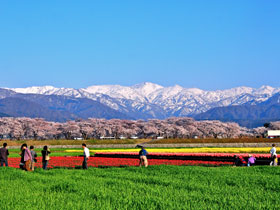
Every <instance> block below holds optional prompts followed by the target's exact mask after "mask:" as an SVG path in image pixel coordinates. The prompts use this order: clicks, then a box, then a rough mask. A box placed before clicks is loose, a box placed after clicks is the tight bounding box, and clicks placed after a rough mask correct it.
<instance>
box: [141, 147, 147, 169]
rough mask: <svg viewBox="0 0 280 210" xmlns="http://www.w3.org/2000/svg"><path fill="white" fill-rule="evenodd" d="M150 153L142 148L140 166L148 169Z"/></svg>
mask: <svg viewBox="0 0 280 210" xmlns="http://www.w3.org/2000/svg"><path fill="white" fill-rule="evenodd" d="M147 155H148V152H147V150H145V148H144V147H141V150H140V152H139V166H140V167H141V166H145V167H148V160H147Z"/></svg>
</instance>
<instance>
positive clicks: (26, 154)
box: [20, 144, 32, 171]
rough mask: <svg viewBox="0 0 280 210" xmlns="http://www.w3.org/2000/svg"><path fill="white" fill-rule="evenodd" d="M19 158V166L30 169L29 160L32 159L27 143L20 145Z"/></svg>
mask: <svg viewBox="0 0 280 210" xmlns="http://www.w3.org/2000/svg"><path fill="white" fill-rule="evenodd" d="M20 156H21V160H20V168H21V169H23V170H26V171H31V169H30V166H31V161H32V155H31V152H30V150H29V149H28V147H27V144H23V145H21V153H20Z"/></svg>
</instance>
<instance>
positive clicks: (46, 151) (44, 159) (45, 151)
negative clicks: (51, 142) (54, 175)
mask: <svg viewBox="0 0 280 210" xmlns="http://www.w3.org/2000/svg"><path fill="white" fill-rule="evenodd" d="M41 153H42V165H43V167H42V168H43V169H44V170H47V167H48V163H49V160H50V156H49V155H50V154H51V151H50V150H49V149H48V146H44V147H43V150H42V151H41Z"/></svg>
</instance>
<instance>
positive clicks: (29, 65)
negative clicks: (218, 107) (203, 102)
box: [0, 0, 280, 90]
mask: <svg viewBox="0 0 280 210" xmlns="http://www.w3.org/2000/svg"><path fill="white" fill-rule="evenodd" d="M279 10H280V1H277V0H274V1H273V0H270V1H264V0H262V1H259V0H246V1H244V0H234V1H233V0H230V1H225V0H221V1H216V0H211V1H207V0H205V1H200V0H195V1H188V0H172V1H171V0H169V1H167V0H142V1H131V0H127V1H125V0H120V1H113V0H107V1H94V0H92V1H74V0H73V1H71V0H67V1H64V0H60V1H52V0H49V1H35V0H34V1H28V0H25V1H22V0H18V1H1V2H0V32H1V33H0V72H1V74H0V75H1V82H0V87H27V86H35V85H40V86H41V85H53V86H56V87H73V88H81V87H87V86H90V85H96V84H120V85H133V84H137V83H141V82H145V81H149V82H154V83H158V84H160V85H163V86H172V85H175V84H178V85H181V86H183V87H197V88H201V89H205V90H216V89H226V88H232V87H236V86H251V87H260V86H261V85H271V86H274V87H280V79H279V78H280V39H279V37H280V21H279V20H280V12H279Z"/></svg>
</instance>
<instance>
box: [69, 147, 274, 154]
mask: <svg viewBox="0 0 280 210" xmlns="http://www.w3.org/2000/svg"><path fill="white" fill-rule="evenodd" d="M139 150H140V149H104V150H90V151H91V152H139ZM147 151H148V152H149V153H153V152H154V153H269V151H270V148H269V147H215V148H213V147H202V148H172V149H170V148H166V149H164V148H160V149H157V148H147ZM65 152H71V153H74V152H77V153H82V152H83V151H82V150H66V151H65Z"/></svg>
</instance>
